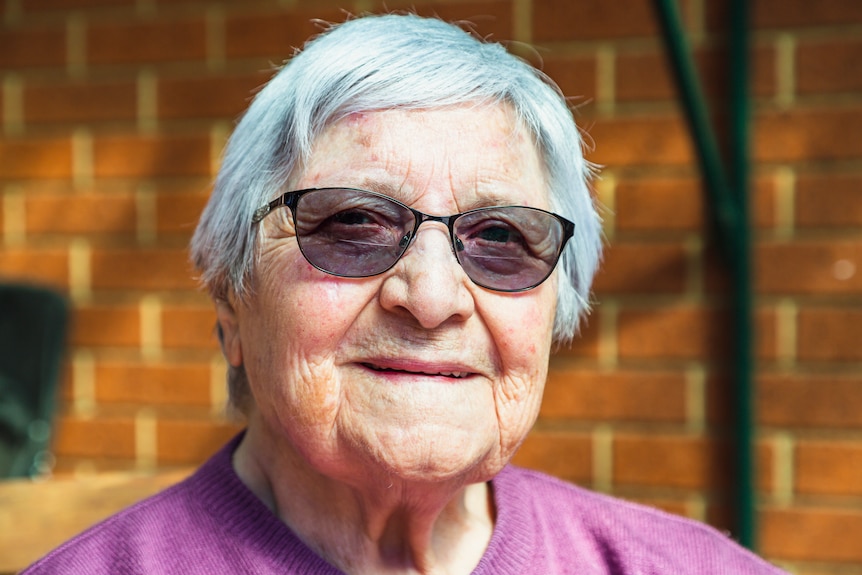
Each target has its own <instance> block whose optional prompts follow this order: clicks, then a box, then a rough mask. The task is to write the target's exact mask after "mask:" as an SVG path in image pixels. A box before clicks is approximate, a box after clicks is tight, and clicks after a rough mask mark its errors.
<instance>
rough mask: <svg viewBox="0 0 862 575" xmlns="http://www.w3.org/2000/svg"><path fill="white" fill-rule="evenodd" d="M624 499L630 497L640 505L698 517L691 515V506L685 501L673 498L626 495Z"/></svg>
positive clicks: (682, 515)
mask: <svg viewBox="0 0 862 575" xmlns="http://www.w3.org/2000/svg"><path fill="white" fill-rule="evenodd" d="M624 499H628V500H630V501H633V502H634V503H638V504H640V505H646V506H648V507H654V508H655V509H660V510H661V511H664V512H666V513H673V514H674V515H679V516H680V517H688V518H689V519H698V518H697V517H692V516H691V514H690V510H689V506H688V505H687V504H686V503H685V502H684V501H674V500H672V499H663V498H658V497H624Z"/></svg>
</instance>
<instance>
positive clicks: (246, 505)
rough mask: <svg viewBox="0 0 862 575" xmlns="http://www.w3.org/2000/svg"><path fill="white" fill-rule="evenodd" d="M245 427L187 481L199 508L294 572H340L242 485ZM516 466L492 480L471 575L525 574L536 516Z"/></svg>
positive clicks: (239, 540) (234, 537) (228, 536)
mask: <svg viewBox="0 0 862 575" xmlns="http://www.w3.org/2000/svg"><path fill="white" fill-rule="evenodd" d="M244 435H245V431H243V432H240V433H239V434H238V435H237V436H236V437H234V438H233V439H232V440H231V441H229V442H228V443H227V444H226V445H225V446H224V447H223V448H222V449H221V450H219V451H218V452H217V453H216V454H215V455H214V456H213V457H212V458H210V459H209V460H208V461H207V462H206V463H204V464H203V465H202V466H201V467H200V468H199V469H198V470H197V471H196V472H195V473H194V475H192V476H191V477H190V478H189V480H188V484H189V487H190V488H191V489H192V492H193V493H196V494H197V499H198V500H199V502H200V504H201V507H202V508H203V509H204V510H205V511H206V512H207V513H208V514H210V515H211V516H212V517H213V518H214V520H215V524H216V525H219V526H220V528H221V529H222V530H223V531H224V532H225V533H224V535H225V540H226V541H227V540H236V541H237V543H239V544H241V545H243V546H249V547H250V548H252V549H254V550H255V551H256V552H257V553H260V554H262V555H264V556H266V557H270V558H272V559H273V560H274V561H275V562H277V563H279V564H283V565H284V566H286V567H288V566H289V567H290V568H291V569H292V571H291V572H294V573H308V574H312V573H313V574H316V575H320V574H337V573H341V572H340V571H338V570H337V569H336V568H335V567H333V566H332V565H331V564H329V563H328V562H326V560H324V559H323V558H322V557H320V556H319V555H317V554H316V553H315V552H314V551H312V550H311V548H310V547H308V546H307V545H306V544H305V543H304V542H303V541H302V540H301V539H300V538H299V537H298V536H297V535H296V533H294V532H293V530H292V529H290V527H288V525H287V524H286V523H284V522H282V521H281V520H280V519H279V518H278V517H277V516H276V515H275V514H274V513H272V511H271V510H270V509H269V508H268V507H266V505H265V504H264V503H263V502H262V501H261V500H260V499H259V498H258V497H257V496H256V495H255V494H254V493H253V492H252V491H251V489H249V488H248V486H246V485H245V484H244V483H243V482H242V480H241V479H240V478H239V475H237V473H236V471H235V470H234V468H233V454H234V452H235V451H236V449H237V447H238V446H239V444H240V442H241V441H242V438H243V437H244ZM518 473H519V470H518V469H517V468H514V467H512V466H507V467H505V468H504V469H503V470H502V471H501V472H500V473H499V474H498V475H497V476H496V477H495V478H494V479H492V480H491V482H490V487H491V490H492V494H493V498H494V505H495V507H496V521H495V524H494V531H493V533H492V535H491V540H490V542H489V544H488V547H487V549H486V550H485V553H484V554H483V555H482V558H481V559H480V560H479V563H478V565H477V566H476V568H475V569H474V570H473V575H492V574H497V573H523V572H525V571H527V569H526V567H527V566H528V565H529V564H530V561H531V555H532V550H533V549H534V548H535V545H536V542H535V534H534V533H533V532H532V530H531V529H529V525H530V524H533V522H534V521H535V519H534V518H533V517H532V515H533V513H534V510H533V508H532V506H531V505H530V501H529V497H528V494H526V493H523V492H522V491H523V490H520V489H517V487H516V485H515V483H516V481H515V478H516V477H515V476H516V475H517V474H518Z"/></svg>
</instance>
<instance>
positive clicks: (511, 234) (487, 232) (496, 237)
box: [475, 226, 520, 243]
mask: <svg viewBox="0 0 862 575" xmlns="http://www.w3.org/2000/svg"><path fill="white" fill-rule="evenodd" d="M475 237H476V238H478V239H480V240H485V241H487V242H499V243H506V242H510V241H518V238H519V237H520V234H518V233H517V232H515V231H514V230H512V229H511V228H507V227H502V226H493V227H491V226H489V227H487V228H485V229H482V230H479V231H478V232H477V233H476V234H475Z"/></svg>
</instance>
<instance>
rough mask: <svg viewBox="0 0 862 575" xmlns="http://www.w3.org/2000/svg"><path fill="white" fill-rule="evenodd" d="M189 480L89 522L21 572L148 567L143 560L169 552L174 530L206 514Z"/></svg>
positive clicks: (126, 574)
mask: <svg viewBox="0 0 862 575" xmlns="http://www.w3.org/2000/svg"><path fill="white" fill-rule="evenodd" d="M189 483H190V480H186V481H184V482H181V483H180V484H178V485H175V486H173V487H171V488H168V489H166V490H165V491H162V492H161V493H159V494H157V495H154V496H152V497H150V498H148V499H145V500H143V501H141V502H139V503H137V504H135V505H133V506H131V507H129V508H127V509H125V510H123V511H121V512H119V513H117V514H116V515H113V516H111V517H109V518H108V519H106V520H104V521H102V522H101V523H98V524H96V525H94V526H93V527H91V528H90V529H88V530H87V531H84V532H83V533H81V534H80V535H78V536H76V537H74V538H72V539H70V540H69V541H67V542H66V543H64V544H63V545H61V546H60V547H58V548H57V549H55V550H54V551H52V552H51V553H49V554H48V555H47V556H45V557H44V558H42V559H41V560H40V561H38V562H36V563H35V564H33V565H32V566H31V567H30V568H28V569H27V570H25V571H24V573H26V574H28V575H29V574H33V575H36V574H41V573H67V574H78V573H81V574H83V573H118V574H121V575H131V574H135V573H145V572H147V570H146V565H145V564H146V563H147V562H158V561H160V557H161V556H162V555H167V554H169V552H170V550H171V549H170V547H171V545H170V542H171V541H174V540H176V539H175V536H176V535H177V532H178V531H181V530H182V529H183V528H185V527H188V526H189V525H191V524H194V523H195V522H196V521H197V520H201V519H205V518H203V517H201V516H202V515H203V513H202V512H201V510H200V509H199V507H198V506H197V505H196V504H195V503H194V498H193V496H192V494H193V492H192V491H190V489H189ZM145 550H146V551H145Z"/></svg>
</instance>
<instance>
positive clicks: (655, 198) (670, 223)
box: [614, 177, 775, 232]
mask: <svg viewBox="0 0 862 575" xmlns="http://www.w3.org/2000/svg"><path fill="white" fill-rule="evenodd" d="M749 194H750V195H749V198H750V199H749V204H750V210H751V211H752V216H751V218H752V221H753V223H754V224H755V225H756V226H757V227H760V228H766V227H771V226H774V225H775V185H774V182H773V180H772V179H771V178H767V177H762V178H758V179H756V180H755V181H754V182H753V183H752V185H751V188H750V191H749ZM705 197H706V192H705V191H704V189H703V188H702V184H701V182H700V180H695V179H692V178H687V177H657V178H649V177H639V178H637V179H621V180H620V181H619V182H618V183H617V186H616V189H615V191H614V202H615V205H614V222H615V225H616V229H617V230H619V231H656V232H672V231H692V230H698V229H703V225H704V210H705V209H707V208H706V206H705V204H704V201H705Z"/></svg>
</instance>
